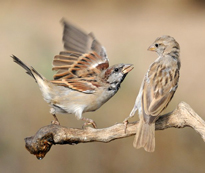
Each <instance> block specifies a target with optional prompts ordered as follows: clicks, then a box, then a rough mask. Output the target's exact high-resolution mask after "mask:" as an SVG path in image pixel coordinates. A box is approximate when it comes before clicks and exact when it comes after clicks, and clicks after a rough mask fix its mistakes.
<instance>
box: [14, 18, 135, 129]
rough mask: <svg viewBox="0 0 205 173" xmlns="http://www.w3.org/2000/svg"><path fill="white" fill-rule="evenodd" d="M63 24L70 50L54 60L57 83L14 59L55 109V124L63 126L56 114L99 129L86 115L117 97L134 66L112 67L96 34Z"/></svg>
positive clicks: (64, 35)
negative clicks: (67, 114)
mask: <svg viewBox="0 0 205 173" xmlns="http://www.w3.org/2000/svg"><path fill="white" fill-rule="evenodd" d="M62 24H63V26H64V32H63V43H64V48H65V49H66V50H65V51H62V52H60V54H59V55H56V56H55V57H54V60H53V70H55V71H57V73H56V74H55V75H54V79H53V80H51V81H49V80H47V79H45V78H44V77H43V76H42V75H40V74H39V73H38V72H37V71H36V70H35V69H34V68H32V67H29V66H27V65H26V64H24V63H23V62H22V61H21V60H20V59H19V58H17V57H16V56H12V58H13V60H14V61H15V62H16V63H17V64H19V65H20V66H21V67H23V68H24V69H25V70H26V73H28V74H29V75H30V76H32V77H33V78H34V79H35V81H36V82H37V84H38V85H39V88H40V90H41V92H42V95H43V97H44V99H45V101H46V102H47V103H48V104H49V105H50V107H51V109H50V112H51V114H52V115H53V116H54V118H55V121H54V123H57V124H59V122H58V119H57V117H56V113H70V114H74V115H75V116H76V118H77V119H81V120H84V121H85V123H84V125H87V124H92V125H93V126H94V127H96V124H95V122H94V121H93V120H91V119H88V118H85V117H83V116H82V114H83V113H84V112H90V111H95V110H97V109H98V108H100V107H101V106H102V105H103V104H104V103H105V102H107V101H108V100H109V99H110V98H111V97H112V96H114V95H115V94H116V93H117V91H118V90H119V88H120V85H121V83H122V82H123V80H124V78H125V77H126V75H127V74H128V73H129V72H130V71H131V70H132V69H133V66H132V65H131V64H117V65H113V66H111V67H109V60H108V57H107V54H106V50H105V48H104V47H103V46H102V45H101V44H100V43H99V42H98V41H97V40H96V39H95V37H94V35H93V34H92V33H90V34H86V33H84V32H83V31H81V30H79V29H78V28H76V27H74V26H73V25H71V24H70V23H68V22H66V21H64V20H63V21H62Z"/></svg>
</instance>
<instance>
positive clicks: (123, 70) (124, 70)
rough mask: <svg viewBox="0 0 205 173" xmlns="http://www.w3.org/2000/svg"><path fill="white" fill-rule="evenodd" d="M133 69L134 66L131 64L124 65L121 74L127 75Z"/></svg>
mask: <svg viewBox="0 0 205 173" xmlns="http://www.w3.org/2000/svg"><path fill="white" fill-rule="evenodd" d="M133 68H134V66H133V65H132V64H125V65H124V67H123V69H122V72H123V73H124V74H127V73H129V72H130V71H131V70H132V69H133Z"/></svg>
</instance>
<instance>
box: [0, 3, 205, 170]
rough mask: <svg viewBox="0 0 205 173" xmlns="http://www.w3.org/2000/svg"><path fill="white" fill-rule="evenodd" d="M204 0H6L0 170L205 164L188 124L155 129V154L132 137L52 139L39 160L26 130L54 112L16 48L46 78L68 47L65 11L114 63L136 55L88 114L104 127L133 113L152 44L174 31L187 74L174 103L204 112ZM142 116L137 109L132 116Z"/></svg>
mask: <svg viewBox="0 0 205 173" xmlns="http://www.w3.org/2000/svg"><path fill="white" fill-rule="evenodd" d="M203 2H204V1H202V0H201V1H200V0H181V1H179V0H167V1H164V0H157V1H152V0H147V1H141V0H140V1H134V0H133V1H125V0H124V1H123V0H118V1H117V0H112V1H111V0H107V1H106V0H104V1H91V0H90V1H89V0H87V1H86V0H85V1H83V0H76V1H75V0H70V1H54V0H53V1H52V0H50V1H48V0H46V1H40V0H36V1H35V2H32V1H31V2H29V1H23V0H19V1H9V0H8V1H0V26H1V27H0V58H1V63H0V70H1V85H0V92H1V93H0V124H1V125H0V172H39V173H41V172H51V173H54V172H86V173H87V172H99V173H102V172H119V173H121V172H129V173H131V172H143V173H146V172H153V173H154V172H166V173H171V172H186V173H187V172H198V173H199V172H204V171H205V162H204V159H205V143H204V142H203V141H202V139H201V138H200V136H199V135H198V134H197V133H195V132H194V131H193V130H192V129H190V128H185V129H168V130H165V131H157V132H156V151H155V152H154V153H152V154H150V153H146V152H145V151H144V150H143V149H140V150H136V149H134V148H133V147H132V141H133V137H129V138H126V139H121V140H116V141H113V142H111V143H107V144H103V143H89V144H79V145H76V146H69V145H65V146H59V145H58V146H53V147H52V148H51V151H50V152H49V153H48V154H47V155H46V157H45V158H44V159H43V160H42V161H39V160H37V159H36V158H35V156H33V155H30V154H29V153H28V152H27V150H26V149H25V148H24V138H25V137H27V136H31V135H33V134H35V132H36V131H37V130H38V129H39V128H40V127H42V126H44V125H47V124H49V123H50V121H51V120H52V116H51V115H50V114H49V107H48V105H47V103H46V102H45V101H44V100H43V99H42V96H41V93H40V91H39V89H38V86H37V85H36V84H35V82H34V80H33V79H31V78H30V77H29V76H28V75H26V74H25V72H24V70H23V69H21V68H20V67H19V66H17V65H16V64H15V63H13V62H12V59H11V58H10V55H11V54H14V55H16V56H18V57H19V58H21V59H22V60H23V61H24V62H26V63H27V64H30V65H32V66H33V67H35V69H36V70H38V72H40V73H41V74H43V75H44V76H45V77H47V78H48V79H51V78H52V75H53V74H54V73H53V72H52V71H51V61H52V58H53V56H54V55H56V54H58V53H59V51H61V50H63V46H62V41H61V37H62V26H61V24H60V22H59V21H60V19H61V18H62V17H64V18H65V19H67V20H68V21H70V22H72V23H73V24H75V25H76V26H78V27H80V28H82V29H84V30H85V31H87V32H90V31H93V32H94V33H95V36H96V37H97V38H98V40H99V41H100V42H101V43H102V44H103V45H104V46H105V47H106V49H107V52H108V56H109V59H110V64H116V63H121V62H124V63H132V64H134V66H135V68H134V70H133V71H132V72H131V73H130V74H129V75H128V76H127V78H126V79H125V81H124V82H123V84H122V87H121V89H120V91H119V92H118V93H117V94H116V96H114V97H113V98H112V99H111V100H110V101H109V102H108V103H106V104H105V105H104V106H103V107H101V108H100V109H99V110H97V111H95V112H93V113H86V114H84V116H86V117H89V118H92V119H94V120H95V121H96V122H97V124H98V128H103V127H108V126H111V125H113V124H114V123H116V122H122V121H123V120H124V118H125V117H126V116H127V115H128V114H129V112H130V111H131V109H132V106H133V104H134V101H135V98H136V96H137V93H138V90H139V87H140V84H141V81H142V78H143V75H144V74H145V72H146V71H147V69H148V67H149V65H150V64H151V63H152V62H153V61H154V60H155V58H156V57H157V55H156V54H155V53H152V52H148V51H147V48H148V46H149V45H150V44H151V43H152V42H153V41H154V40H155V38H156V37H158V36H161V35H163V34H168V35H171V36H173V37H175V39H176V40H177V41H178V42H179V44H180V46H181V61H182V68H181V78H180V83H179V88H178V91H177V92H176V95H175V97H174V99H173V100H172V102H171V104H170V106H169V108H168V109H167V110H166V111H168V110H172V109H174V108H175V107H176V105H177V104H178V103H179V102H180V101H186V102H187V103H188V104H190V105H191V106H192V108H193V109H194V110H195V111H196V112H197V113H198V114H199V115H201V116H202V118H204V119H205V109H204V106H205V97H204V96H205V91H204V88H205V75H204V66H205V64H204V63H205V53H204V50H205V5H204V3H203ZM58 118H59V119H60V122H61V124H62V125H64V126H68V127H81V125H82V122H81V121H77V120H76V119H75V117H74V116H73V115H59V116H58ZM132 120H133V121H135V120H137V116H136V117H135V118H133V119H132Z"/></svg>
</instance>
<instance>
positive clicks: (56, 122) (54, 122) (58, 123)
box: [51, 114, 60, 125]
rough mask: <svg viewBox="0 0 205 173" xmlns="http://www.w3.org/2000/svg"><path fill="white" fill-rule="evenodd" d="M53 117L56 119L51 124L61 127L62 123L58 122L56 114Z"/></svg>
mask: <svg viewBox="0 0 205 173" xmlns="http://www.w3.org/2000/svg"><path fill="white" fill-rule="evenodd" d="M52 115H53V117H54V120H53V121H51V124H56V125H60V122H59V121H58V118H57V116H56V114H52Z"/></svg>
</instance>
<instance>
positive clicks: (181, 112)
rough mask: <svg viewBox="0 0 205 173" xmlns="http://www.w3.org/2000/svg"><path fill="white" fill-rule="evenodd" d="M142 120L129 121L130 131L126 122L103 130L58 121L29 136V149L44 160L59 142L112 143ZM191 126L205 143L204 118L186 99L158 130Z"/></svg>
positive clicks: (130, 132)
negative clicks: (68, 125) (62, 124)
mask: <svg viewBox="0 0 205 173" xmlns="http://www.w3.org/2000/svg"><path fill="white" fill-rule="evenodd" d="M137 125H138V122H133V123H129V124H128V126H127V130H126V133H125V131H124V129H125V126H124V124H123V123H118V124H115V125H113V126H111V127H107V128H103V129H94V128H91V127H86V128H85V129H78V128H68V127H63V126H60V125H56V124H51V125H47V126H44V127H42V128H40V129H39V130H38V132H37V133H36V134H35V135H34V136H31V137H27V138H25V143H26V144H25V145H26V148H27V150H28V151H29V152H30V153H31V154H34V155H36V157H37V158H38V159H43V158H44V157H45V155H46V153H47V152H48V151H49V150H50V148H51V146H52V145H56V144H70V145H73V144H78V143H87V142H105V143H107V142H110V141H112V140H116V139H120V138H125V137H129V136H132V135H135V133H136V126H137ZM173 127H174V128H184V127H191V128H193V129H194V130H195V131H196V132H197V133H199V134H200V135H201V137H202V139H203V140H204V142H205V122H204V120H203V119H202V118H201V117H200V116H199V115H198V114H197V113H196V112H195V111H194V110H193V109H192V108H191V107H190V106H189V105H188V104H187V103H185V102H181V103H179V105H178V106H177V108H176V109H175V110H174V111H173V112H170V113H168V114H165V115H162V116H160V118H159V119H158V120H157V121H156V127H155V129H156V130H164V129H167V128H173Z"/></svg>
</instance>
